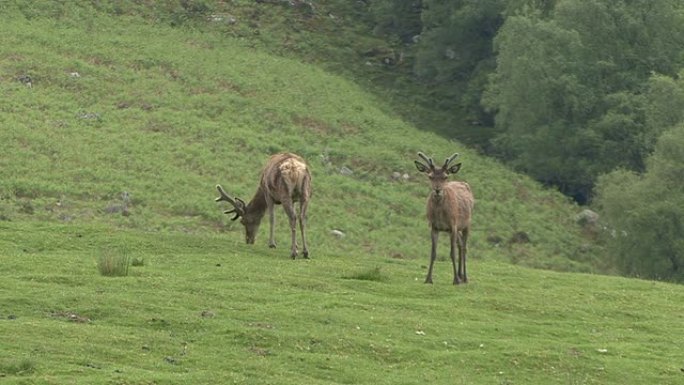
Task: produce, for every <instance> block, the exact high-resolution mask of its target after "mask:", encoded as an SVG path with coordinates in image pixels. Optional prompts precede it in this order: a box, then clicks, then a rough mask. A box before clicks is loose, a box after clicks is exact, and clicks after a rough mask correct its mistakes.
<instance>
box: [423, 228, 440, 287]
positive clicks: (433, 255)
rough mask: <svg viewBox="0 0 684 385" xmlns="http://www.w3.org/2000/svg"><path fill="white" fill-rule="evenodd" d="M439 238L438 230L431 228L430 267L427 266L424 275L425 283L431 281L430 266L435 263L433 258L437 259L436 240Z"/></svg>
mask: <svg viewBox="0 0 684 385" xmlns="http://www.w3.org/2000/svg"><path fill="white" fill-rule="evenodd" d="M438 240H439V232H438V231H437V230H435V229H432V249H431V251H430V267H428V273H427V277H425V283H432V267H433V266H434V264H435V259H437V241H438Z"/></svg>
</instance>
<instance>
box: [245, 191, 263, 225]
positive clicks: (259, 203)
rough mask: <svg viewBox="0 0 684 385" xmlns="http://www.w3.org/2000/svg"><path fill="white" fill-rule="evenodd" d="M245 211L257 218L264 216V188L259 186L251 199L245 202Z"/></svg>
mask: <svg viewBox="0 0 684 385" xmlns="http://www.w3.org/2000/svg"><path fill="white" fill-rule="evenodd" d="M247 212H248V213H250V215H253V216H254V217H257V218H261V217H263V216H264V213H265V212H266V194H264V190H263V189H262V188H261V187H259V189H258V190H257V192H256V193H255V194H254V196H253V197H252V200H251V201H249V203H248V204H247Z"/></svg>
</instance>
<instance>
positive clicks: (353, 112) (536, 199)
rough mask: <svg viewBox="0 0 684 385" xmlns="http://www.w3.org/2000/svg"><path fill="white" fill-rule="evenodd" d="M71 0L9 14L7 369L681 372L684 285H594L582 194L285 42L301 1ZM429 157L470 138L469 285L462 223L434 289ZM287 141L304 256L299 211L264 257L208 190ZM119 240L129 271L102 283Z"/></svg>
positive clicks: (145, 375) (434, 377)
mask: <svg viewBox="0 0 684 385" xmlns="http://www.w3.org/2000/svg"><path fill="white" fill-rule="evenodd" d="M13 4H19V5H17V6H13ZM75 4H76V3H67V4H61V5H60V3H47V2H46V3H43V2H21V1H18V2H13V3H3V4H2V6H0V7H1V8H2V10H3V13H2V14H1V16H0V33H1V34H2V36H3V44H2V45H0V73H1V74H2V75H1V76H0V92H2V95H3V103H2V104H0V154H1V155H0V268H1V269H0V346H2V349H0V382H2V383H3V384H4V383H8V384H64V383H73V384H150V383H154V384H179V383H188V384H216V383H248V384H260V383H263V384H274V383H278V384H302V383H307V384H331V383H339V384H343V383H353V384H366V383H367V384H414V383H425V382H427V381H430V382H434V383H456V384H492V383H493V384H552V383H558V384H625V383H635V384H641V383H658V384H668V383H677V382H679V381H681V378H682V376H683V375H682V373H681V371H680V369H681V368H682V366H683V365H684V357H683V356H682V353H681V352H680V350H681V349H680V347H679V345H680V344H679V343H678V341H679V338H678V337H679V336H681V335H682V332H683V330H682V329H683V326H682V325H684V323H683V322H682V321H683V320H682V315H681V312H680V311H679V308H678V306H677V305H678V304H680V303H682V299H683V298H682V297H683V296H684V290H682V288H681V286H675V285H668V284H665V283H654V282H645V281H639V280H629V279H622V278H616V277H606V276H601V275H590V274H580V273H581V272H583V273H589V272H599V271H606V270H605V267H604V266H603V265H602V262H601V261H602V257H601V253H600V252H601V248H600V246H598V245H596V244H595V243H593V240H592V238H591V236H590V234H589V235H587V234H583V233H582V231H581V229H580V228H579V227H578V226H577V225H576V224H575V223H574V215H575V214H576V212H578V211H579V209H578V208H577V207H576V206H574V205H572V204H570V203H569V201H568V199H566V198H564V197H562V196H561V195H560V194H558V193H557V192H554V191H551V190H547V189H543V188H541V187H540V186H538V185H537V184H536V183H534V182H532V181H531V180H530V179H529V178H527V177H524V176H520V175H517V174H514V173H512V172H510V171H509V170H507V169H505V168H504V167H502V166H501V165H500V164H498V163H496V162H494V161H491V160H489V159H486V158H483V157H481V156H479V155H478V154H477V153H476V152H475V151H472V150H469V149H467V148H465V147H464V146H463V145H462V144H460V143H458V142H456V141H453V140H448V139H445V138H443V137H441V136H438V135H435V134H431V133H429V132H426V130H423V129H419V128H417V127H415V126H413V125H411V124H409V123H407V122H406V121H404V120H402V119H401V118H399V116H400V115H399V114H396V113H393V108H394V106H392V105H390V104H389V103H388V102H387V101H386V100H384V99H383V98H381V97H379V96H378V95H377V94H374V93H370V92H368V90H367V89H366V88H364V84H365V81H364V80H363V79H356V81H354V79H348V78H345V77H342V76H339V75H335V74H333V73H331V72H327V71H326V70H324V69H322V68H323V67H322V66H319V65H317V64H315V63H316V62H317V60H316V59H315V58H310V59H311V60H303V59H302V60H299V59H297V58H296V54H297V52H299V51H297V50H295V52H294V53H289V54H288V55H287V57H285V56H279V55H275V54H273V52H277V51H278V50H277V49H273V47H269V44H274V45H276V46H277V45H278V44H280V43H282V41H281V39H282V37H280V36H279V35H277V34H276V32H277V31H279V29H278V27H277V25H276V24H273V25H267V24H265V23H264V20H267V19H266V16H268V17H272V18H277V17H285V16H286V15H287V13H286V12H287V11H286V8H283V9H281V11H282V12H281V13H282V15H279V13H278V12H276V8H266V9H269V10H270V11H268V12H265V14H266V16H264V14H261V16H260V17H262V18H261V19H259V20H260V23H262V27H254V26H252V25H251V24H249V23H239V25H238V26H236V27H231V28H234V29H236V30H237V32H236V31H233V32H236V33H230V31H227V30H225V29H221V28H214V29H212V28H211V27H207V28H206V29H201V28H200V29H194V30H192V29H184V28H171V27H168V26H166V25H164V24H160V23H154V22H151V21H150V20H149V19H143V18H141V17H136V16H134V15H133V14H132V13H133V11H130V12H129V13H126V12H123V11H121V10H120V11H121V13H122V14H124V15H123V16H116V17H113V16H112V15H111V14H110V15H104V14H102V13H99V11H97V10H95V9H94V8H93V7H95V6H94V5H93V6H90V8H89V7H88V6H87V5H82V4H81V5H78V6H77V5H75ZM98 4H99V5H98V6H101V7H106V6H107V5H110V6H111V7H114V8H116V7H117V6H116V4H118V3H114V2H111V3H109V2H99V3H98ZM121 4H123V3H121ZM235 4H239V5H240V7H242V8H240V9H241V10H242V11H243V12H244V13H245V14H246V13H247V12H246V11H245V10H246V9H247V7H248V6H247V2H235ZM19 8H21V9H23V12H19V10H18V9H19ZM140 8H144V5H140V4H137V5H136V7H134V8H132V9H133V10H137V9H140ZM122 9H127V8H126V7H123V8H122ZM278 9H280V8H278ZM111 12H113V13H117V12H119V11H116V12H115V11H111ZM255 12H258V11H255ZM283 12H285V13H283ZM27 14H28V15H29V16H30V17H24V15H27ZM242 15H243V14H239V16H242ZM278 15H279V16H278ZM283 15H285V16H283ZM176 16H178V15H177V14H176ZM181 16H182V15H181ZM178 17H180V16H178ZM328 19H329V20H328ZM164 20H166V19H164ZM174 20H175V19H174ZM330 20H334V19H332V18H314V19H311V20H309V19H306V20H305V21H306V22H307V23H310V24H311V25H316V24H321V25H319V27H321V28H323V29H322V30H324V31H326V32H329V33H333V32H334V31H335V29H334V28H332V26H331V25H328V24H325V23H329V22H332V21H330ZM281 21H282V20H281ZM252 29H258V30H260V31H261V32H262V34H263V35H261V36H259V38H258V40H257V39H254V38H250V37H249V33H248V32H250V31H251V30H252ZM269 40H272V41H271V42H270V43H269ZM307 49H308V48H307ZM307 49H302V51H301V52H310V51H307ZM72 73H78V76H75V75H72ZM22 75H29V76H31V78H32V80H33V82H32V87H31V88H29V87H27V86H26V85H25V84H24V83H22V82H20V81H18V80H17V78H18V77H19V76H22ZM411 108H413V106H410V105H407V106H405V109H404V112H406V111H410V110H411ZM421 128H425V127H421ZM419 150H422V151H425V152H427V153H428V154H430V155H433V156H435V157H436V158H438V159H442V158H443V157H446V156H447V155H449V154H451V153H453V152H454V151H459V152H460V153H461V161H462V162H463V163H464V167H463V171H461V173H459V175H458V177H459V179H461V180H466V181H468V182H469V183H470V184H471V186H472V188H473V190H474V193H475V196H476V199H477V203H476V208H475V214H474V218H473V223H474V228H473V231H472V235H471V238H470V243H469V250H470V252H471V254H470V256H469V261H468V272H469V279H470V281H471V282H470V283H469V284H468V285H461V286H458V287H454V286H453V285H451V279H452V277H451V272H452V269H451V262H450V261H448V260H447V258H445V257H446V256H447V255H448V245H447V242H446V240H444V239H445V237H443V238H444V239H443V240H442V241H441V243H440V248H439V250H438V252H439V256H440V258H439V260H438V262H437V264H436V266H435V276H434V280H435V284H434V285H424V284H423V283H422V281H423V279H424V277H425V273H426V265H427V263H428V260H427V259H428V253H429V247H430V234H429V230H428V228H427V224H426V220H425V219H424V215H425V214H424V210H425V197H426V194H427V189H428V187H427V182H426V181H425V180H423V178H421V176H420V174H419V173H418V172H417V171H414V166H413V160H414V158H415V156H416V152H417V151H419ZM276 151H294V152H297V153H299V154H301V155H303V156H304V157H305V158H306V159H307V160H308V162H309V163H310V166H311V169H312V173H313V186H314V195H313V200H312V202H311V205H310V209H309V243H310V252H311V257H312V259H311V260H296V261H292V260H290V258H288V251H287V250H288V247H287V245H286V240H287V239H288V232H289V231H288V230H287V229H286V227H287V226H286V221H285V220H284V214H283V212H282V210H279V211H278V212H277V213H276V220H277V228H276V238H277V239H278V240H279V242H280V243H279V248H277V249H269V248H268V247H267V240H266V238H267V237H266V233H267V231H268V229H267V228H268V225H267V223H264V224H263V225H262V227H261V229H260V233H259V236H258V237H257V243H256V244H255V245H253V246H251V247H250V246H248V245H245V244H244V236H243V234H242V228H241V227H240V225H239V224H237V223H236V222H231V221H230V220H229V218H228V217H227V216H225V215H224V214H223V213H222V207H221V206H220V205H218V204H216V203H215V202H214V197H215V194H216V193H215V188H214V186H215V185H216V184H217V183H221V184H222V185H223V186H224V187H226V188H227V189H228V191H229V192H230V193H231V194H235V195H238V196H240V197H243V198H245V199H248V198H250V197H251V195H252V194H253V192H254V190H255V189H256V185H257V178H258V173H259V170H260V169H261V167H262V165H263V162H264V160H265V159H266V158H267V156H268V155H269V154H271V153H273V152H276ZM342 167H348V168H350V169H351V170H353V174H352V175H350V176H346V175H342V174H341V173H340V172H339V170H340V168H342ZM395 171H396V172H400V173H407V174H409V176H410V177H409V180H407V181H395V180H393V179H392V178H391V174H392V173H393V172H395ZM265 222H266V221H265ZM333 229H337V230H341V231H343V232H344V234H345V236H344V237H340V238H338V237H336V236H334V235H332V234H331V230H333ZM521 232H524V233H525V234H526V235H527V236H528V238H529V242H526V243H519V242H512V241H511V240H512V239H513V237H514V236H515V235H516V234H518V233H521ZM106 255H111V256H114V257H121V256H125V257H126V260H127V263H126V266H127V268H128V274H127V275H125V276H113V277H109V276H103V275H102V274H101V273H100V270H99V268H98V263H99V262H100V258H101V257H102V256H106ZM136 261H140V263H135V262H136ZM129 262H130V263H129ZM516 265H517V266H516ZM529 267H536V268H547V269H554V270H556V271H565V272H573V273H560V272H551V271H544V270H533V269H529Z"/></svg>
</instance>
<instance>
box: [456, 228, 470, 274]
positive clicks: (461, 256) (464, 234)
mask: <svg viewBox="0 0 684 385" xmlns="http://www.w3.org/2000/svg"><path fill="white" fill-rule="evenodd" d="M459 240H460V242H459V245H458V275H459V276H460V277H461V280H462V281H463V282H465V283H468V274H467V273H466V255H467V254H468V229H463V230H461V236H460V237H459Z"/></svg>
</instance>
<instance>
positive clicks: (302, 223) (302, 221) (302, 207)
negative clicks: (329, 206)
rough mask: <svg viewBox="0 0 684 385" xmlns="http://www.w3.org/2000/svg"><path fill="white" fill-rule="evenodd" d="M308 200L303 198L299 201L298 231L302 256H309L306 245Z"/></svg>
mask: <svg viewBox="0 0 684 385" xmlns="http://www.w3.org/2000/svg"><path fill="white" fill-rule="evenodd" d="M308 206H309V202H308V201H306V200H303V201H302V202H300V203H299V231H300V232H301V233H302V255H303V256H304V258H306V259H308V258H309V248H308V247H307V246H306V211H307V208H308Z"/></svg>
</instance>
